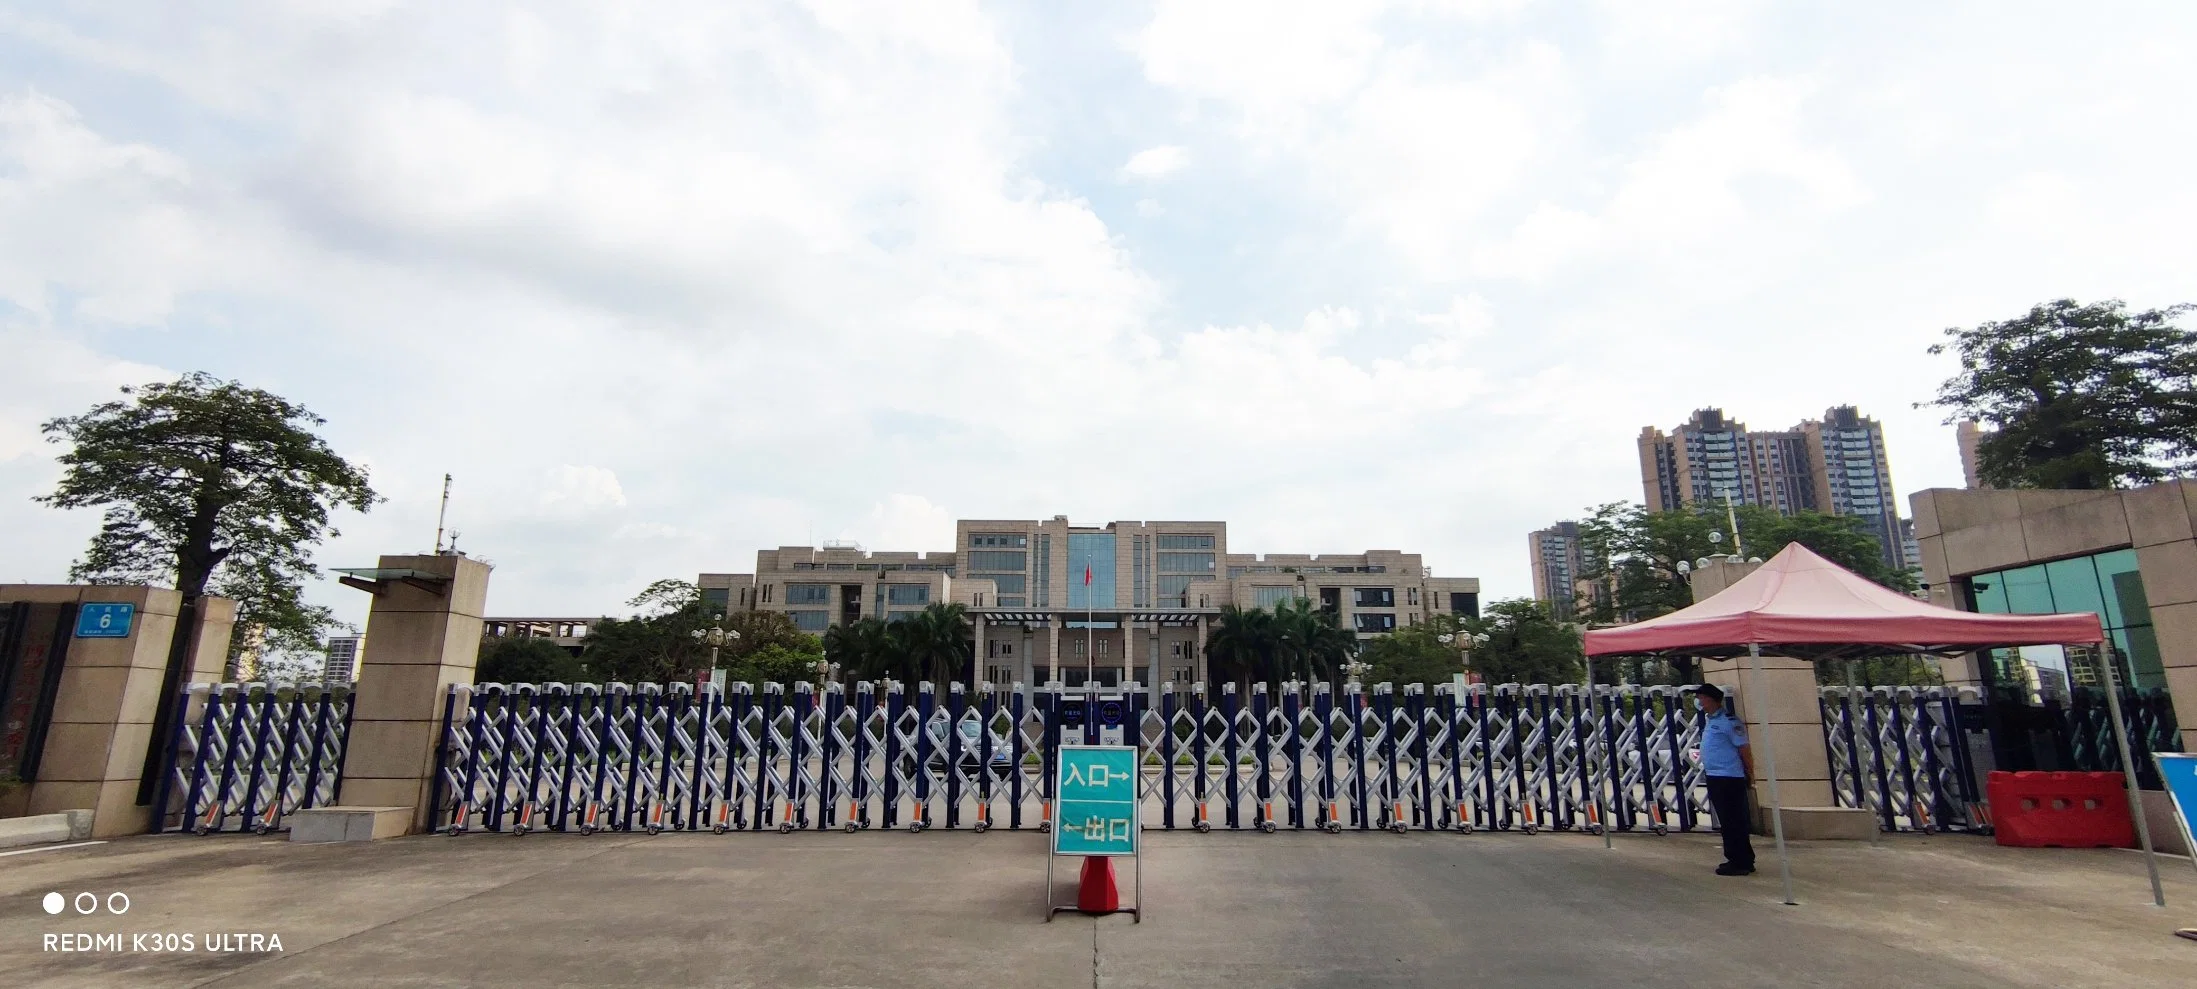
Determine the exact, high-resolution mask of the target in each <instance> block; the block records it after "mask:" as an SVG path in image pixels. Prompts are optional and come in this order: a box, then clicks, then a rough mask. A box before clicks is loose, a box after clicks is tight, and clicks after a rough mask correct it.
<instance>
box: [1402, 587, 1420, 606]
mask: <svg viewBox="0 0 2197 989" xmlns="http://www.w3.org/2000/svg"><path fill="white" fill-rule="evenodd" d="M1404 603H1405V604H1409V605H1416V604H1418V603H1419V589H1418V588H1416V587H1406V588H1404Z"/></svg>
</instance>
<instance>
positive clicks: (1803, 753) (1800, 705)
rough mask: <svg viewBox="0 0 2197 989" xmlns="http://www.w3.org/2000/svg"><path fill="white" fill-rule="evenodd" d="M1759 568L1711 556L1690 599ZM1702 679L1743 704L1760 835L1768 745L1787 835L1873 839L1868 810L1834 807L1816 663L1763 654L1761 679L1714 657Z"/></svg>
mask: <svg viewBox="0 0 2197 989" xmlns="http://www.w3.org/2000/svg"><path fill="white" fill-rule="evenodd" d="M1759 567H1761V564H1760V563H1746V562H1741V561H1739V560H1736V559H1730V558H1718V557H1711V558H1710V560H1709V564H1708V566H1705V567H1698V568H1696V569H1695V570H1694V572H1693V596H1694V601H1695V602H1696V603H1699V602H1701V601H1706V600H1708V599H1709V598H1711V597H1714V596H1715V595H1716V594H1717V592H1719V591H1722V590H1724V589H1725V588H1727V587H1730V586H1731V585H1733V584H1735V583H1737V582H1738V581H1739V579H1740V578H1742V577H1745V576H1747V575H1748V574H1751V573H1753V572H1755V570H1756V569H1758V568H1759ZM1701 679H1702V680H1703V682H1706V683H1713V684H1716V685H1717V686H1718V687H1720V688H1722V689H1723V690H1724V692H1725V694H1726V695H1728V696H1730V697H1734V698H1737V699H1738V704H1737V705H1736V710H1737V712H1738V714H1739V716H1740V719H1741V720H1743V721H1745V722H1746V724H1747V735H1748V737H1749V739H1751V740H1752V741H1753V743H1754V745H1753V747H1754V750H1755V785H1754V796H1755V807H1756V820H1755V831H1757V832H1759V833H1768V831H1769V816H1768V815H1769V807H1770V787H1769V780H1768V778H1767V774H1766V773H1765V772H1764V762H1765V760H1764V759H1763V744H1764V743H1765V742H1768V743H1769V744H1770V745H1771V746H1772V747H1774V748H1775V749H1776V751H1777V777H1778V796H1779V797H1781V798H1783V803H1784V808H1785V834H1786V837H1789V838H1868V837H1870V836H1871V835H1872V834H1873V833H1874V832H1875V829H1876V824H1875V823H1874V819H1873V818H1871V817H1870V815H1869V812H1868V811H1865V810H1861V809H1858V808H1839V807H1835V806H1834V801H1833V800H1832V794H1831V759H1830V753H1829V752H1828V751H1826V749H1825V747H1824V741H1823V708H1822V706H1821V705H1820V704H1819V703H1818V702H1817V697H1818V696H1819V695H1818V694H1817V692H1816V670H1815V664H1814V663H1812V662H1809V661H1807V660H1804V659H1793V658H1791V657H1789V656H1767V655H1766V656H1763V657H1762V676H1761V678H1760V680H1759V681H1758V680H1757V679H1756V677H1755V674H1754V663H1753V660H1751V659H1749V658H1748V657H1745V656H1741V657H1739V658H1737V659H1710V660H1704V661H1702V664H1701Z"/></svg>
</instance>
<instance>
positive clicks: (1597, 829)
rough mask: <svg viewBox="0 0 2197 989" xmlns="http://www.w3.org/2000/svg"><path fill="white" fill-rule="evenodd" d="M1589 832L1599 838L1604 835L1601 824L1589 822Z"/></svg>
mask: <svg viewBox="0 0 2197 989" xmlns="http://www.w3.org/2000/svg"><path fill="white" fill-rule="evenodd" d="M1587 833H1588V834H1591V835H1593V836H1595V837H1597V838H1600V837H1602V825H1599V824H1589V825H1587Z"/></svg>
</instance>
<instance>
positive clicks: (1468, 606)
mask: <svg viewBox="0 0 2197 989" xmlns="http://www.w3.org/2000/svg"><path fill="white" fill-rule="evenodd" d="M1449 611H1450V614H1453V615H1464V616H1466V617H1468V618H1478V617H1480V595H1479V594H1477V593H1475V592H1472V591H1451V592H1450V593H1449Z"/></svg>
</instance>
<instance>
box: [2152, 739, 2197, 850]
mask: <svg viewBox="0 0 2197 989" xmlns="http://www.w3.org/2000/svg"><path fill="white" fill-rule="evenodd" d="M2151 757H2152V758H2153V759H2156V760H2158V762H2159V777H2160V778H2161V779H2164V780H2166V791H2167V792H2168V793H2170V794H2172V795H2173V796H2174V810H2175V816H2177V817H2179V818H2181V819H2182V840H2184V841H2190V840H2192V838H2191V836H2192V835H2193V834H2197V754H2192V753H2187V752H2153V753H2152V754H2151Z"/></svg>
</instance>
